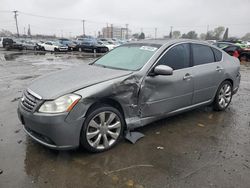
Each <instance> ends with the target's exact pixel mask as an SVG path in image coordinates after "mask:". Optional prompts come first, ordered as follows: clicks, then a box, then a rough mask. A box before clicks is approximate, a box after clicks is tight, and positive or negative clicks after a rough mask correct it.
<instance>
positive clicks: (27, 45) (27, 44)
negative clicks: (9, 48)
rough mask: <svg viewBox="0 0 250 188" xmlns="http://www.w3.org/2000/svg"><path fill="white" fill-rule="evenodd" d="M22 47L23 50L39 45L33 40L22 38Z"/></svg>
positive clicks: (34, 48)
mask: <svg viewBox="0 0 250 188" xmlns="http://www.w3.org/2000/svg"><path fill="white" fill-rule="evenodd" d="M22 45H23V49H24V50H37V49H39V47H38V46H37V44H36V43H35V42H32V41H28V40H24V41H22Z"/></svg>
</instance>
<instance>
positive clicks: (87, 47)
mask: <svg viewBox="0 0 250 188" xmlns="http://www.w3.org/2000/svg"><path fill="white" fill-rule="evenodd" d="M76 48H77V50H78V51H83V52H91V53H94V52H96V53H106V52H108V51H109V49H108V47H106V46H104V45H101V44H98V43H97V42H96V41H95V40H92V39H85V40H84V41H83V42H82V43H80V44H78V45H77V46H76Z"/></svg>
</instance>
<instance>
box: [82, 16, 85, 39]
mask: <svg viewBox="0 0 250 188" xmlns="http://www.w3.org/2000/svg"><path fill="white" fill-rule="evenodd" d="M82 35H83V37H84V36H85V20H82Z"/></svg>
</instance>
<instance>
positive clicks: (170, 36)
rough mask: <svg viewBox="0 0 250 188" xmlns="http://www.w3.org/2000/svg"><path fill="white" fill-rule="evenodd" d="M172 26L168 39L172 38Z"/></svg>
mask: <svg viewBox="0 0 250 188" xmlns="http://www.w3.org/2000/svg"><path fill="white" fill-rule="evenodd" d="M172 32H173V26H170V33H169V38H172V37H173V36H172V35H173V33H172Z"/></svg>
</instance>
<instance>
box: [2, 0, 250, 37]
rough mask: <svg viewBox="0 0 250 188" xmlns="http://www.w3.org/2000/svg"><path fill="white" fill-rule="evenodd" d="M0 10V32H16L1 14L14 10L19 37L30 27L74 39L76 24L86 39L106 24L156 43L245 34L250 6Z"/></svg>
mask: <svg viewBox="0 0 250 188" xmlns="http://www.w3.org/2000/svg"><path fill="white" fill-rule="evenodd" d="M0 4H1V6H0V29H8V30H10V31H12V32H16V29H15V22H14V17H13V13H9V12H4V11H12V10H18V11H20V13H19V16H18V22H19V30H20V33H24V30H25V31H26V32H27V27H28V24H30V25H31V32H32V34H37V33H40V34H41V33H44V34H56V35H57V36H61V35H63V36H66V37H68V36H74V35H79V34H82V23H81V19H85V20H86V24H85V27H86V34H90V35H95V34H97V33H98V31H101V28H102V27H104V26H106V24H107V23H108V24H111V23H113V24H114V25H117V26H122V27H125V24H126V23H127V24H129V28H130V29H131V30H132V33H136V32H140V31H141V30H143V32H144V33H145V34H146V36H148V35H151V36H154V31H155V29H154V28H157V36H158V37H161V36H163V35H168V34H169V31H170V26H173V30H179V31H181V33H184V32H188V31H190V30H195V31H197V32H198V33H206V31H207V25H209V30H212V29H213V28H214V27H217V26H220V25H221V26H225V27H229V35H230V36H243V35H244V34H245V33H247V32H250V10H249V8H250V0H239V1H236V0H1V2H0ZM25 13H26V14H25ZM27 13H28V14H33V15H40V16H47V17H57V18H72V19H75V20H62V19H52V18H51V19H49V18H43V17H35V16H32V15H27Z"/></svg>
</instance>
